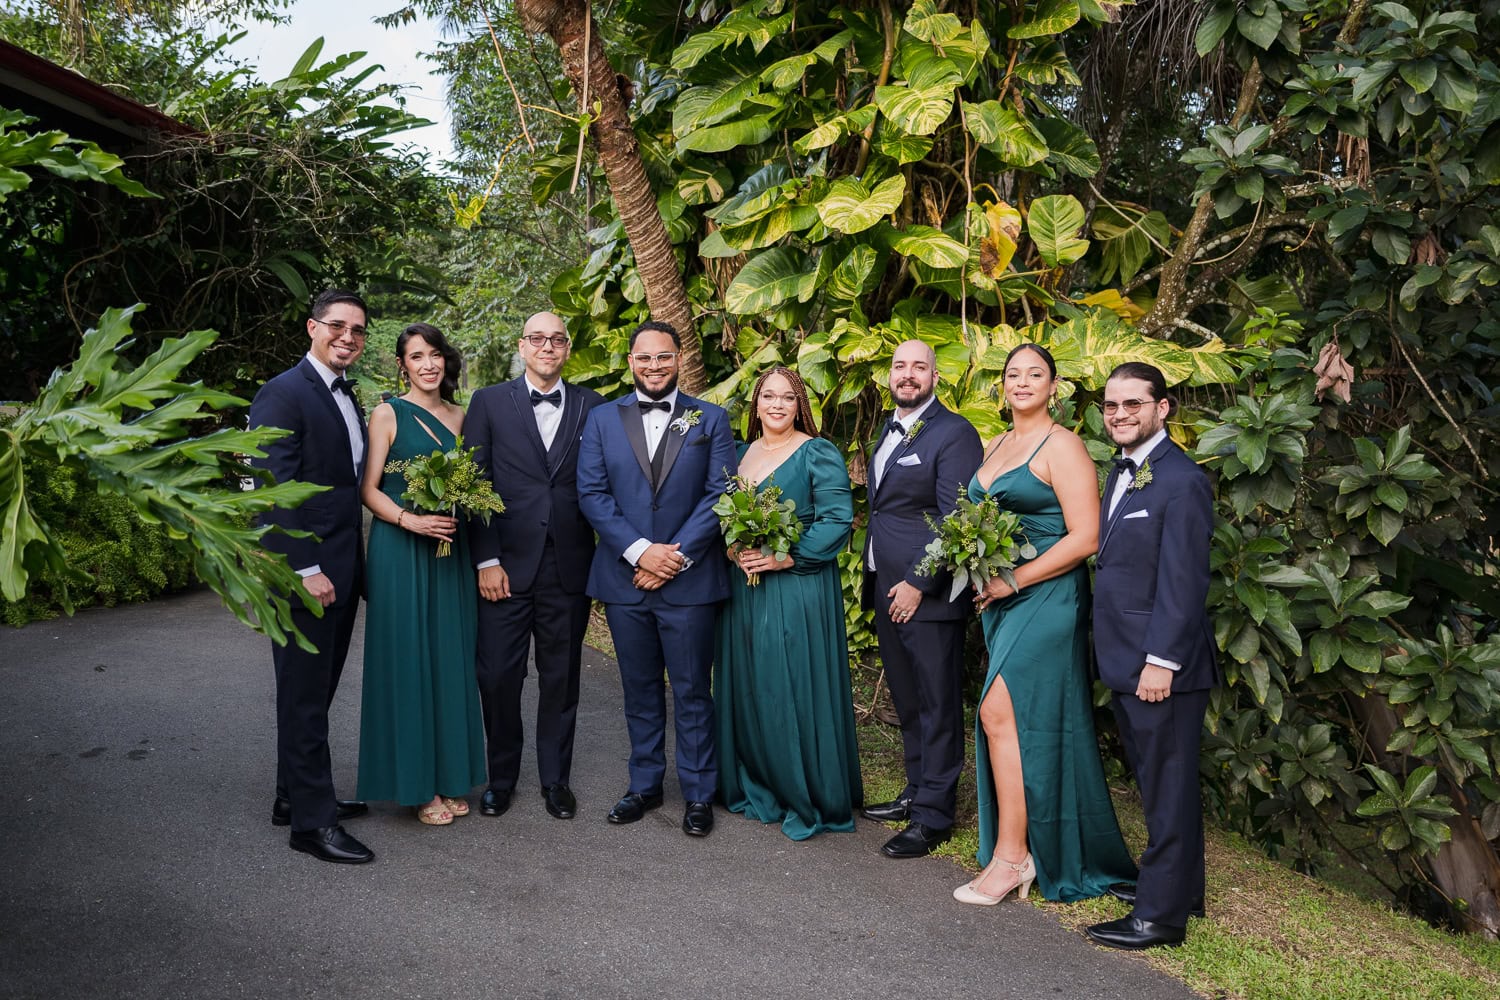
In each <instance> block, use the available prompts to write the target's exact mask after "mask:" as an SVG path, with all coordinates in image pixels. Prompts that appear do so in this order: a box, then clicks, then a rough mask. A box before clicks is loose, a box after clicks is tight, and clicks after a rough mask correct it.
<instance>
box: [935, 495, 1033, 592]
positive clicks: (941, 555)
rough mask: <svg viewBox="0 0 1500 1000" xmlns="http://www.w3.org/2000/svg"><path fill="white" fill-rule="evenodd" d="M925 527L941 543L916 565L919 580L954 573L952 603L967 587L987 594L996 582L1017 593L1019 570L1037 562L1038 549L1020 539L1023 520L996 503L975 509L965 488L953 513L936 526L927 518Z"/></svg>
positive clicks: (992, 500) (988, 501)
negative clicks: (988, 586) (1028, 561)
mask: <svg viewBox="0 0 1500 1000" xmlns="http://www.w3.org/2000/svg"><path fill="white" fill-rule="evenodd" d="M927 526H928V527H930V528H931V529H932V530H933V531H934V532H936V534H937V537H935V538H934V539H933V540H932V541H930V542H928V543H927V553H926V555H924V556H923V557H922V561H921V562H919V563H918V564H917V575H918V576H934V575H936V574H937V572H938V571H939V570H948V571H949V572H950V573H952V574H953V589H952V591H950V592H949V594H948V600H950V601H951V600H953V599H954V598H956V597H958V595H959V594H960V593H961V592H962V591H963V589H964V587H966V586H968V585H969V584H971V583H972V584H973V585H974V586H975V588H976V589H980V590H983V589H984V587H985V585H986V584H988V583H989V582H990V580H991V579H993V578H994V577H997V576H998V577H999V578H1000V579H1002V580H1004V581H1005V582H1006V583H1008V584H1010V585H1011V587H1015V585H1016V577H1015V574H1014V572H1013V571H1014V570H1015V568H1016V564H1017V563H1018V562H1020V561H1021V560H1023V559H1034V558H1036V548H1035V547H1034V546H1032V544H1031V543H1030V542H1028V541H1027V540H1026V536H1025V535H1023V534H1022V533H1021V518H1020V517H1019V516H1017V515H1016V514H1013V513H1011V512H1010V511H1008V510H1001V509H1000V504H999V502H998V501H996V499H995V498H994V497H985V498H984V499H983V500H981V501H979V502H978V503H975V502H974V501H972V500H970V499H969V498H968V496H967V491H966V490H964V489H963V488H962V487H960V488H959V492H958V506H957V507H955V508H954V510H953V513H951V514H949V515H948V516H947V517H945V518H943V519H942V520H941V521H939V522H937V523H933V520H932V518H931V517H929V518H927Z"/></svg>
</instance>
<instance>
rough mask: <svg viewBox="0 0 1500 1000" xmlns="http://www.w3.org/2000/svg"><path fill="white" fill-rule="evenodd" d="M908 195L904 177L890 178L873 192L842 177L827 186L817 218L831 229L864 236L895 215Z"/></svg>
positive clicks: (855, 181) (896, 175)
mask: <svg viewBox="0 0 1500 1000" xmlns="http://www.w3.org/2000/svg"><path fill="white" fill-rule="evenodd" d="M905 194H906V178H905V177H904V176H902V175H901V174H895V175H893V176H891V177H887V178H886V179H885V180H883V181H881V182H880V183H879V184H877V185H876V186H875V190H874V191H871V190H870V189H869V188H867V187H865V185H864V183H863V182H861V181H859V180H857V179H855V178H852V177H841V178H839V179H838V180H836V181H834V182H833V183H832V184H830V185H829V186H828V194H827V195H826V196H825V197H824V198H823V200H822V201H820V202H818V218H820V219H821V220H822V221H823V225H825V226H827V227H828V228H829V229H836V230H838V231H839V232H843V233H862V232H864V231H865V230H866V229H869V228H870V227H871V226H873V225H875V223H877V222H879V221H880V220H881V219H882V218H884V217H885V216H887V215H890V214H891V213H892V212H894V211H895V210H896V209H897V207H898V206H900V204H901V199H902V197H903V196H904V195H905Z"/></svg>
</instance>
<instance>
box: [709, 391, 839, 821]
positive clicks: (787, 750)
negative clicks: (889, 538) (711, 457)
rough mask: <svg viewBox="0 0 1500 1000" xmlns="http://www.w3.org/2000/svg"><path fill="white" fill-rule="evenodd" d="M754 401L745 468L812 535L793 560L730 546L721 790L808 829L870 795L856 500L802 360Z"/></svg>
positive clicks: (723, 619) (717, 672)
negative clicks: (854, 671) (852, 556)
mask: <svg viewBox="0 0 1500 1000" xmlns="http://www.w3.org/2000/svg"><path fill="white" fill-rule="evenodd" d="M751 404H752V408H751V411H750V422H749V427H748V430H747V433H746V438H747V440H748V441H749V444H748V445H746V446H745V447H744V448H742V449H741V453H740V465H739V474H740V476H742V477H743V478H744V479H745V480H746V481H748V482H749V483H751V484H753V485H755V486H756V487H757V488H761V489H763V488H765V487H766V486H767V485H772V484H774V485H775V486H777V487H779V488H780V489H781V499H783V500H792V501H795V503H796V504H797V518H798V520H800V521H801V522H802V538H801V540H800V541H798V542H797V543H796V544H795V545H793V546H792V548H791V552H790V553H789V554H788V555H787V557H786V558H785V559H783V560H777V559H774V558H772V557H770V556H766V555H763V554H762V553H761V552H759V551H758V550H756V549H740V550H733V549H731V550H730V551H729V558H730V559H731V560H733V561H734V563H735V564H736V565H737V566H738V567H739V568H740V569H741V570H742V571H743V572H741V573H733V574H731V581H732V582H731V584H730V586H731V592H730V595H729V600H728V602H727V603H726V604H725V606H724V608H723V610H722V611H721V612H720V615H719V626H718V628H719V634H718V644H719V648H718V656H717V657H716V659H715V663H714V706H715V714H716V717H717V725H718V745H719V793H720V795H721V796H722V797H723V799H724V804H725V806H726V807H727V808H728V809H729V810H730V811H731V812H738V813H744V814H745V815H747V816H752V817H754V818H755V819H758V820H760V821H761V822H762V823H780V824H781V831H782V832H783V833H785V834H786V835H787V836H788V837H790V838H791V839H793V840H805V839H807V838H808V837H811V836H813V835H814V834H817V833H821V832H823V831H824V830H838V831H850V830H853V829H854V813H855V810H857V809H858V808H859V807H860V806H861V804H862V803H863V797H864V793H863V788H862V786H861V784H860V777H859V751H858V747H857V745H856V743H855V738H854V711H853V706H852V701H851V698H850V692H849V647H848V640H847V637H846V635H845V632H844V598H843V591H842V588H841V587H840V585H839V567H838V555H839V553H840V552H842V551H843V550H844V546H845V545H846V544H848V541H849V530H850V525H851V524H852V523H853V520H854V505H853V501H852V500H851V498H850V493H849V472H848V470H847V469H846V468H845V467H844V459H843V456H842V455H841V454H840V453H839V450H838V448H837V447H835V446H834V445H833V444H832V443H830V442H829V441H828V440H826V439H825V438H823V437H821V436H820V435H819V434H818V427H817V423H816V422H815V421H814V420H813V415H812V408H811V407H810V406H809V405H808V402H807V387H806V386H804V385H803V384H802V379H801V377H800V376H799V375H798V374H797V373H796V372H794V371H792V370H791V369H789V368H782V367H776V368H772V369H771V370H770V371H768V372H766V373H765V374H764V375H762V376H761V377H760V380H759V381H757V382H756V383H755V392H754V395H752V396H751ZM751 574H758V576H759V578H760V583H759V584H758V585H756V586H751V585H750V583H749V581H750V579H751Z"/></svg>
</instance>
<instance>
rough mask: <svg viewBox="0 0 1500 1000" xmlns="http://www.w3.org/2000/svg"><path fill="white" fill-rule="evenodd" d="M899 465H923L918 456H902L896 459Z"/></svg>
mask: <svg viewBox="0 0 1500 1000" xmlns="http://www.w3.org/2000/svg"><path fill="white" fill-rule="evenodd" d="M896 464H897V465H921V464H922V459H921V458H920V457H919V456H917V455H902V456H901V457H900V458H898V459H896Z"/></svg>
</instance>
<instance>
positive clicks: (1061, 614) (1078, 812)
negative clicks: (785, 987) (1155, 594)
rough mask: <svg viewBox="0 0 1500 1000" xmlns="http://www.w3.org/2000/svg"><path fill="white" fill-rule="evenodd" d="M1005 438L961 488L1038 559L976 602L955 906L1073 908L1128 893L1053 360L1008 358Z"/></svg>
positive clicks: (1033, 353)
mask: <svg viewBox="0 0 1500 1000" xmlns="http://www.w3.org/2000/svg"><path fill="white" fill-rule="evenodd" d="M1004 379H1005V383H1004V384H1005V398H1006V401H1007V402H1008V403H1009V404H1010V408H1011V412H1012V416H1013V421H1012V424H1011V430H1010V431H1009V432H1008V433H1007V434H1004V435H1002V436H1001V437H1000V438H998V439H997V440H996V441H995V442H994V443H993V444H992V445H991V446H990V448H989V449H988V451H987V453H986V455H985V459H984V462H983V463H982V464H981V465H980V467H979V470H978V471H977V472H976V473H975V474H974V479H973V481H972V482H970V484H969V497H970V498H971V499H973V500H975V501H978V500H981V499H983V498H984V497H986V496H991V497H994V498H996V499H997V500H998V501H999V504H1000V507H1001V508H1002V509H1004V510H1009V511H1013V512H1014V513H1016V514H1018V515H1020V518H1021V530H1022V531H1023V532H1024V533H1025V535H1026V538H1027V540H1028V541H1029V542H1030V543H1031V544H1032V545H1033V546H1034V547H1035V548H1036V551H1037V555H1036V557H1035V558H1033V559H1031V560H1030V561H1029V562H1026V563H1024V564H1022V565H1020V566H1018V567H1017V568H1016V571H1015V579H1016V586H1015V588H1012V587H1011V586H1010V585H1009V584H1007V583H1006V582H1005V581H1003V580H1000V579H998V578H997V579H994V580H991V581H990V582H989V583H988V585H987V586H986V587H985V588H984V590H983V591H982V592H981V593H980V594H979V595H978V596H977V597H976V599H975V605H976V606H977V607H978V608H980V609H981V610H982V612H983V618H982V620H981V623H982V624H983V626H984V637H985V642H986V644H987V646H988V647H989V654H990V659H989V674H988V676H987V677H986V678H985V684H984V692H983V694H982V695H981V700H980V705H979V720H978V725H977V726H976V729H975V740H974V746H975V749H974V756H975V770H976V775H975V783H976V785H977V786H978V792H979V854H978V857H979V862H980V864H982V865H984V866H985V869H984V871H983V872H982V873H981V874H980V875H979V877H978V878H976V879H974V880H973V881H971V882H969V883H968V884H967V885H963V886H960V887H959V888H958V889H956V890H955V891H954V893H953V895H954V898H956V899H958V900H960V901H961V902H965V903H975V904H979V905H982V906H988V905H993V904H994V903H998V902H1000V900H1002V899H1004V898H1005V897H1006V895H1008V894H1009V893H1010V891H1011V890H1012V889H1019V890H1020V893H1019V894H1020V896H1021V898H1023V899H1024V898H1025V896H1026V893H1027V891H1028V889H1029V888H1030V886H1031V883H1032V881H1033V880H1035V881H1036V883H1037V884H1038V886H1039V887H1040V888H1041V892H1042V895H1043V896H1045V897H1046V898H1048V899H1051V900H1059V901H1063V902H1072V901H1073V900H1078V899H1086V898H1088V897H1091V896H1099V895H1102V894H1103V893H1104V892H1105V891H1106V890H1107V889H1108V888H1109V886H1110V885H1111V884H1113V883H1116V882H1134V881H1135V876H1136V868H1135V864H1134V862H1132V861H1131V858H1130V853H1129V851H1128V850H1127V849H1126V847H1125V841H1124V840H1123V838H1121V836H1120V827H1119V823H1118V822H1117V821H1116V819H1115V811H1114V805H1113V803H1111V802H1110V798H1109V789H1108V788H1107V787H1106V785H1105V781H1104V768H1103V766H1102V764H1101V763H1100V761H1099V748H1098V744H1097V743H1096V741H1095V737H1094V724H1093V701H1092V699H1091V697H1090V674H1089V632H1088V614H1089V606H1088V602H1089V593H1088V568H1087V567H1086V566H1085V565H1084V563H1085V560H1087V559H1088V557H1089V556H1090V555H1092V554H1093V553H1094V550H1095V549H1096V548H1097V547H1098V535H1099V490H1098V475H1097V473H1096V472H1095V470H1094V463H1093V461H1092V460H1091V459H1090V458H1089V454H1088V451H1087V449H1085V447H1084V445H1083V442H1082V441H1081V440H1080V439H1079V438H1078V436H1077V435H1076V434H1074V433H1073V432H1072V431H1069V430H1067V429H1065V428H1062V427H1058V426H1057V425H1056V424H1055V423H1054V422H1053V420H1052V415H1051V412H1050V410H1049V406H1050V403H1051V395H1052V392H1053V389H1054V387H1055V386H1056V382H1057V366H1056V364H1055V363H1054V362H1053V360H1052V356H1051V355H1050V354H1048V353H1047V351H1046V350H1044V349H1043V348H1041V347H1038V346H1036V345H1034V344H1023V345H1021V346H1020V347H1017V348H1016V349H1015V350H1013V351H1011V352H1010V356H1009V357H1007V358H1006V361H1005V369H1004Z"/></svg>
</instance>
